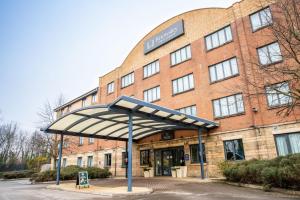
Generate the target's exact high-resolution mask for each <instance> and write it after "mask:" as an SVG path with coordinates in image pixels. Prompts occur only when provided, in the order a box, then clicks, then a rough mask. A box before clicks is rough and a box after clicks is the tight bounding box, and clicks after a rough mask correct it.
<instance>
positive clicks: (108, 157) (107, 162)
mask: <svg viewBox="0 0 300 200" xmlns="http://www.w3.org/2000/svg"><path fill="white" fill-rule="evenodd" d="M110 166H111V153H107V154H104V167H110Z"/></svg>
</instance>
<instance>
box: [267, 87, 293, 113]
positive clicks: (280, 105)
mask: <svg viewBox="0 0 300 200" xmlns="http://www.w3.org/2000/svg"><path fill="white" fill-rule="evenodd" d="M284 83H286V84H287V86H288V89H289V91H290V84H289V82H288V81H284V82H280V83H274V84H271V85H266V86H265V97H266V100H267V104H268V108H279V107H282V106H286V105H289V104H291V103H292V102H293V99H292V98H291V97H289V101H288V102H287V103H284V104H282V103H279V104H278V105H271V104H270V102H269V98H268V93H267V88H268V87H272V86H273V85H279V84H284ZM275 92H276V91H275ZM279 95H280V93H276V96H277V97H278V101H279V102H280V98H279ZM282 95H283V94H282ZM285 96H286V95H285Z"/></svg>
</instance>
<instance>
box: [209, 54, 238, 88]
mask: <svg viewBox="0 0 300 200" xmlns="http://www.w3.org/2000/svg"><path fill="white" fill-rule="evenodd" d="M232 59H235V60H236V65H237V74H233V75H230V76H227V77H225V71H224V67H223V64H222V71H223V75H224V78H222V79H218V80H215V81H212V79H211V72H210V68H212V67H213V68H214V71H215V74H216V76H217V71H216V66H217V65H218V64H221V63H224V62H227V61H229V63H230V72H231V74H232V73H233V72H232V65H231V62H230V61H231V60H232ZM208 73H209V82H210V84H214V83H218V82H221V81H225V80H227V79H231V78H234V77H237V76H239V75H240V69H239V64H238V59H237V57H236V56H233V57H230V58H228V59H226V60H223V61H221V62H218V63H215V64H212V65H209V66H208Z"/></svg>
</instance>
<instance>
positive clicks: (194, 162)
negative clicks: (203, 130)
mask: <svg viewBox="0 0 300 200" xmlns="http://www.w3.org/2000/svg"><path fill="white" fill-rule="evenodd" d="M201 145H202V149H203V154H202V157H203V162H204V163H206V162H207V160H206V151H205V143H204V142H203V143H201ZM193 146H196V148H197V159H198V161H194V160H193V155H192V147H193ZM189 147H190V157H191V159H190V160H191V164H198V163H200V160H199V155H198V152H200V149H199V144H190V146H189ZM203 155H204V156H203Z"/></svg>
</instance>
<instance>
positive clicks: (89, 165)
mask: <svg viewBox="0 0 300 200" xmlns="http://www.w3.org/2000/svg"><path fill="white" fill-rule="evenodd" d="M87 166H88V167H92V166H93V156H88V159H87Z"/></svg>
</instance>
